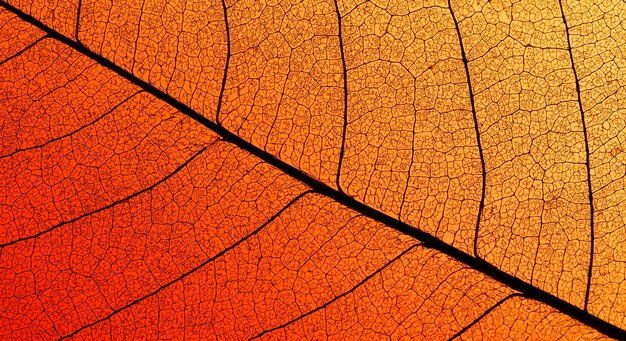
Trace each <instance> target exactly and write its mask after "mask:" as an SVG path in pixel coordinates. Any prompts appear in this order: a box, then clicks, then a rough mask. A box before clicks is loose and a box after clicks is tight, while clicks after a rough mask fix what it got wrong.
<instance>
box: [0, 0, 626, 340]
mask: <svg viewBox="0 0 626 341" xmlns="http://www.w3.org/2000/svg"><path fill="white" fill-rule="evenodd" d="M0 6H1V7H4V8H5V9H8V10H9V11H11V12H13V13H15V14H16V15H17V16H19V17H20V18H21V19H22V20H24V21H26V22H28V23H30V24H32V25H34V26H36V27H38V28H39V29H41V30H43V31H45V32H47V33H48V34H49V35H50V36H51V37H52V38H54V39H56V40H58V41H60V42H62V43H64V44H66V45H68V46H70V47H72V48H74V49H76V50H77V51H79V52H81V53H83V54H84V55H86V56H87V57H89V58H91V59H93V60H94V61H95V62H97V63H98V64H100V65H101V66H103V67H105V68H108V69H110V70H111V71H113V72H115V73H117V74H118V75H120V76H121V77H124V78H126V79H127V80H128V81H129V82H131V83H133V84H135V85H137V86H138V87H141V88H142V89H144V90H145V91H146V92H148V93H150V94H152V95H153V96H155V97H156V98H158V99H160V100H162V101H163V102H165V103H167V104H169V105H171V106H172V107H174V108H175V109H177V110H179V111H180V113H181V114H183V115H185V116H188V117H190V118H191V119H193V120H195V121H196V122H198V123H199V124H201V125H203V126H205V127H206V128H208V129H210V130H212V131H213V132H215V133H217V134H218V135H220V136H221V137H222V139H223V140H224V141H226V142H229V143H232V144H234V145H236V146H237V147H239V148H241V149H243V150H245V151H247V152H249V153H250V154H252V155H254V156H256V157H258V158H259V159H261V160H263V161H264V162H267V163H268V164H270V165H272V166H274V167H276V168H278V169H280V170H281V171H283V172H284V173H285V174H287V175H289V176H291V177H292V178H294V179H296V180H299V181H300V182H302V183H304V184H306V185H307V186H309V187H310V188H312V189H313V190H314V191H315V192H317V193H319V194H322V195H325V196H327V197H329V198H331V199H333V200H336V201H337V202H339V203H341V204H343V205H344V206H346V207H348V208H350V209H352V210H354V211H357V212H359V213H361V214H362V215H364V216H366V217H368V218H370V219H373V220H376V221H378V222H380V223H382V224H385V225H387V226H389V227H391V228H393V229H395V230H396V231H399V232H401V233H403V234H406V235H408V236H411V237H413V238H415V239H417V240H419V241H421V242H422V243H423V244H424V246H427V247H430V248H433V249H435V250H437V251H439V252H442V253H444V254H446V255H448V256H450V257H451V258H454V259H455V260H457V261H459V262H461V263H464V264H466V265H467V266H469V267H471V268H472V269H475V270H477V271H480V272H482V273H483V274H485V275H487V276H489V277H491V278H493V279H495V280H497V281H499V282H500V283H503V284H505V285H507V286H509V287H510V288H511V289H513V290H515V291H519V292H521V293H522V294H523V295H524V296H525V297H528V298H531V299H534V300H536V301H538V302H542V303H544V304H547V305H549V306H551V307H553V308H555V309H557V310H559V311H561V312H562V313H564V314H566V315H568V316H570V317H572V318H574V319H576V320H578V321H580V322H582V323H584V324H586V325H588V326H590V327H592V328H594V329H597V330H599V331H601V332H602V333H604V334H606V335H608V336H610V337H613V338H616V339H623V340H626V330H624V329H622V328H619V327H617V326H615V325H612V324H610V323H608V322H606V321H604V320H602V319H600V318H598V317H597V316H594V315H592V314H589V313H588V312H587V311H584V310H582V309H581V308H579V307H577V306H575V305H573V304H571V303H569V302H566V301H564V300H562V299H560V298H558V297H556V296H554V295H552V294H550V293H547V292H546V291H544V290H541V289H539V288H537V287H534V286H532V285H530V284H529V283H527V282H524V281H522V280H521V279H519V278H517V277H515V276H513V275H511V274H509V273H506V272H504V271H502V270H500V269H499V268H497V267H495V266H494V265H493V264H490V263H488V262H486V261H484V260H482V259H479V258H476V257H473V256H471V255H469V254H467V253H465V252H463V251H461V250H459V249H456V248H455V247H453V246H451V245H448V244H446V243H444V242H443V241H441V240H439V239H437V238H436V237H434V236H432V235H430V234H428V233H426V232H424V231H421V230H418V229H416V228H415V227H413V226H411V225H409V224H406V223H404V222H401V221H399V220H398V219H396V218H393V217H391V216H389V215H387V214H385V213H383V212H381V211H378V210H376V209H375V208H372V207H370V206H368V205H366V204H364V203H362V202H360V201H357V200H356V199H355V198H353V197H351V196H349V195H347V194H345V193H343V192H339V191H337V190H336V189H333V188H331V187H330V186H328V185H327V184H325V183H323V182H320V181H319V180H317V179H314V178H313V177H311V176H309V175H308V174H306V173H305V172H302V171H300V170H299V169H297V168H295V167H294V166H292V165H290V164H288V163H286V162H284V161H282V160H280V159H278V158H277V157H275V156H274V155H272V154H270V153H267V152H265V151H263V150H261V149H260V148H258V147H256V146H254V145H253V144H252V143H250V142H248V141H246V140H244V139H242V138H241V137H239V136H237V135H235V134H234V133H232V132H231V131H229V130H227V129H225V128H224V127H222V126H220V125H218V124H216V123H214V122H212V121H210V120H209V119H207V118H206V117H204V116H202V115H200V114H199V113H198V112H196V111H194V110H193V109H191V108H190V107H189V106H187V105H185V104H183V103H181V102H180V101H178V100H176V99H174V98H172V97H171V96H169V95H168V94H166V93H164V92H163V91H161V90H159V89H157V88H156V87H155V86H153V85H151V84H150V83H148V82H146V81H144V80H142V79H140V78H138V77H137V76H135V75H133V74H131V73H130V72H128V71H127V70H125V69H123V68H121V67H120V66H118V65H116V64H115V63H113V62H112V61H110V60H109V59H107V58H104V57H102V56H100V55H98V54H97V53H95V52H93V51H92V50H90V49H89V48H87V47H86V46H83V45H80V44H78V43H76V42H75V41H73V40H71V39H69V38H67V37H65V36H63V35H62V34H60V33H58V32H56V31H55V30H54V29H52V28H50V27H48V26H46V25H45V24H43V23H41V22H40V21H38V20H37V19H35V18H33V17H32V16H30V15H28V14H26V13H24V12H23V11H21V10H19V9H17V8H15V7H13V6H12V5H10V4H8V3H6V2H5V0H0Z"/></svg>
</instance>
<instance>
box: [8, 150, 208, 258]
mask: <svg viewBox="0 0 626 341" xmlns="http://www.w3.org/2000/svg"><path fill="white" fill-rule="evenodd" d="M216 141H219V140H215V141H213V142H212V143H211V144H213V143H215V142H216ZM207 148H208V146H206V147H204V148H202V149H200V150H199V151H198V152H197V153H196V154H194V155H193V156H192V157H191V158H189V159H187V160H186V161H185V162H184V163H183V164H181V165H180V166H178V167H177V168H176V169H174V170H173V171H172V172H171V173H169V174H168V175H166V176H165V177H163V178H162V179H161V180H159V181H157V182H155V183H154V184H152V185H150V186H148V187H146V188H144V189H142V190H140V191H137V192H135V193H133V194H131V195H129V196H127V197H125V198H123V199H120V200H117V201H114V202H112V203H110V204H108V205H106V206H103V207H100V208H98V209H95V210H93V211H90V212H87V213H85V214H81V215H80V216H78V217H75V218H72V219H70V220H66V221H63V222H60V223H58V224H56V225H54V226H52V227H49V228H47V229H45V230H43V231H40V232H38V233H36V234H34V235H30V236H27V237H22V238H18V239H15V240H12V241H10V242H7V243H3V244H0V248H4V247H6V246H9V245H13V244H16V243H19V242H23V241H26V240H30V239H35V238H37V237H39V236H42V235H44V234H47V233H50V232H52V231H54V230H56V229H58V228H60V227H62V226H65V225H67V224H71V223H73V222H76V221H78V220H80V219H83V218H85V217H89V216H92V215H94V214H97V213H99V212H102V211H104V210H108V209H110V208H112V207H114V206H117V205H119V204H121V203H124V202H126V201H129V200H131V199H132V198H134V197H136V196H138V195H141V194H143V193H145V192H148V191H150V190H152V189H154V188H155V187H156V186H158V185H160V184H162V183H163V182H165V181H167V180H168V179H169V178H171V177H172V176H174V175H175V174H176V173H178V172H180V171H181V170H182V169H183V168H185V167H186V166H187V165H188V164H189V163H190V162H191V161H193V160H194V159H195V158H196V157H197V156H198V155H200V154H202V152H204V151H205V150H206V149H207Z"/></svg>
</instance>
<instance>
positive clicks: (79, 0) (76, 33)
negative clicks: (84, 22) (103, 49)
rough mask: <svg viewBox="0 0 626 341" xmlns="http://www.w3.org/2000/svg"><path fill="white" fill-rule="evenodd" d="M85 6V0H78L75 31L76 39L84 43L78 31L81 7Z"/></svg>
mask: <svg viewBox="0 0 626 341" xmlns="http://www.w3.org/2000/svg"><path fill="white" fill-rule="evenodd" d="M82 6H83V0H78V10H77V11H76V31H75V32H74V38H75V39H76V42H77V43H79V44H82V43H81V42H80V39H78V31H79V28H80V9H81V7H82Z"/></svg>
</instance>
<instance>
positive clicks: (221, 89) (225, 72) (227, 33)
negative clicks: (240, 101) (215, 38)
mask: <svg viewBox="0 0 626 341" xmlns="http://www.w3.org/2000/svg"><path fill="white" fill-rule="evenodd" d="M222 8H223V10H224V26H225V29H226V63H225V64H224V75H223V76H222V86H221V88H220V95H219V97H218V98H217V110H216V112H215V122H216V123H217V124H218V125H219V124H220V112H221V111H222V100H223V98H224V91H225V89H226V80H227V78H228V64H230V54H231V52H230V27H229V26H228V13H227V12H226V10H227V9H228V8H227V7H226V1H225V0H222Z"/></svg>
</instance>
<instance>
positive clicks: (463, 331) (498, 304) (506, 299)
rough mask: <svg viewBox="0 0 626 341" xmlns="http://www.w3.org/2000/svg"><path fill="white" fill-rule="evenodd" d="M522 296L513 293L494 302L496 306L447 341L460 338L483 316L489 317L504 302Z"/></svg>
mask: <svg viewBox="0 0 626 341" xmlns="http://www.w3.org/2000/svg"><path fill="white" fill-rule="evenodd" d="M522 296H523V295H521V294H519V293H514V294H510V295H508V296H506V297H505V298H503V299H501V300H500V301H498V302H496V304H494V305H493V306H491V307H490V308H489V309H487V310H485V311H484V312H483V313H482V314H481V315H480V316H478V317H477V318H476V319H474V321H472V322H471V323H470V324H468V325H467V326H465V327H463V329H461V330H459V331H458V332H457V333H456V334H454V335H452V337H451V338H449V339H448V340H449V341H452V340H454V339H456V338H457V337H459V336H461V334H463V333H465V332H466V331H467V330H468V329H470V328H472V327H473V326H474V325H475V324H476V323H478V322H480V320H482V319H483V318H484V317H485V316H487V315H489V314H490V313H491V312H492V311H493V310H494V309H496V308H498V307H499V306H501V305H502V304H503V303H504V302H506V301H508V300H509V299H510V298H513V297H522Z"/></svg>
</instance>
